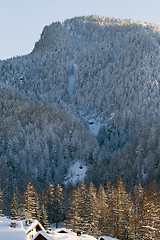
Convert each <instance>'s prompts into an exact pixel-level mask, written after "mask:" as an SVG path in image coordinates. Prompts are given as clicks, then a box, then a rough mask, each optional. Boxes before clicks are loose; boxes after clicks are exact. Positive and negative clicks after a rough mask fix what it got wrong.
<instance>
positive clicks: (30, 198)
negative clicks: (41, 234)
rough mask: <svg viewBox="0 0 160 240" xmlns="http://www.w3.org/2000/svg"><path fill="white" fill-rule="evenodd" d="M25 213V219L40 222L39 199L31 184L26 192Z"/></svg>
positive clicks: (24, 200) (24, 199)
mask: <svg viewBox="0 0 160 240" xmlns="http://www.w3.org/2000/svg"><path fill="white" fill-rule="evenodd" d="M23 212H24V217H25V218H34V219H37V220H40V207H39V197H38V194H37V192H36V190H35V189H34V187H33V185H32V184H31V182H29V183H28V184H27V187H26V190H25V192H24V198H23Z"/></svg>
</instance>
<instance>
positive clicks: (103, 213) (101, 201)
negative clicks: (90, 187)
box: [97, 184, 110, 235]
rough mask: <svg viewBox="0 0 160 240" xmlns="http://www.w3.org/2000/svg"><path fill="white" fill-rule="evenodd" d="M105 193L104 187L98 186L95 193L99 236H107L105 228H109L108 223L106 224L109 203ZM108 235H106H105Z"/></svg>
mask: <svg viewBox="0 0 160 240" xmlns="http://www.w3.org/2000/svg"><path fill="white" fill-rule="evenodd" d="M107 197H109V196H106V193H105V189H104V187H103V186H102V185H101V184H100V186H99V188H98V192H97V199H98V204H97V210H98V213H99V214H98V220H99V221H98V233H99V235H105V234H107V229H106V228H107V227H109V226H110V223H109V224H108V220H109V219H108V218H109V205H108V204H109V201H107ZM107 235H108V234H107Z"/></svg>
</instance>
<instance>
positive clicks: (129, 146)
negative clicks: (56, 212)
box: [0, 16, 160, 189]
mask: <svg viewBox="0 0 160 240" xmlns="http://www.w3.org/2000/svg"><path fill="white" fill-rule="evenodd" d="M159 44H160V29H159V26H156V25H151V24H143V23H135V22H132V21H130V20H118V19H109V18H102V17H98V16H89V17H77V18H73V19H68V20H66V21H65V22H64V23H60V22H56V23H52V24H51V25H49V26H46V27H45V28H44V30H43V32H42V34H41V37H40V40H39V41H38V42H37V43H36V44H35V48H34V49H33V51H32V53H31V54H29V55H27V56H22V57H16V58H13V59H9V60H6V61H0V82H1V85H2V86H3V87H4V86H5V89H6V90H5V94H4V93H3V91H2V88H1V107H2V113H1V126H0V131H1V135H0V136H1V141H0V154H1V156H0V159H1V165H2V166H6V167H5V169H8V168H10V169H11V170H12V171H13V172H14V174H13V179H12V180H14V181H13V185H14V186H15V185H16V183H17V182H19V183H20V182H21V180H20V179H21V178H20V175H21V174H24V173H25V176H26V177H25V178H24V179H27V180H28V179H30V178H33V179H34V181H35V182H36V181H39V182H41V183H40V184H42V182H43V183H44V182H47V181H52V182H54V183H57V182H59V181H60V182H61V183H62V182H63V181H64V176H65V175H66V173H67V169H68V167H69V166H70V165H71V164H72V163H73V162H75V161H77V160H78V161H81V163H82V164H89V167H88V173H87V176H86V179H87V180H88V181H90V180H92V181H94V183H95V184H97V185H98V184H99V183H100V182H101V183H103V182H104V181H105V180H106V178H107V177H109V178H110V179H111V180H112V181H113V182H114V181H115V180H116V178H117V176H119V175H120V176H122V177H123V179H124V180H125V182H126V184H127V187H128V189H130V188H132V187H134V186H135V185H137V183H138V181H142V183H143V184H144V185H146V184H148V183H149V182H150V180H156V181H157V182H158V184H159V187H160V182H159V170H160V161H159V152H160V151H159V149H160V144H159V143H160V137H159V136H160V135H159V132H160V131H159V129H160V126H159V118H160V111H159V99H160V88H159V83H160V48H159ZM11 93H12V94H11ZM12 95H14V97H13V96H12ZM4 109H6V113H5V111H4ZM93 127H95V129H96V131H93ZM91 132H93V133H94V134H95V135H94V134H92V133H91ZM17 163H18V164H19V163H20V165H18V164H17ZM17 166H19V167H17ZM1 169H2V168H1ZM152 173H154V174H152ZM1 176H2V175H1ZM10 177H11V176H10ZM4 179H5V178H4V177H1V182H2V183H3V181H4ZM6 179H7V177H6ZM27 180H24V184H25V183H26V181H27ZM10 182H11V181H10ZM2 183H1V184H2ZM2 186H5V183H4V184H2Z"/></svg>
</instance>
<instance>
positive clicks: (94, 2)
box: [0, 0, 160, 60]
mask: <svg viewBox="0 0 160 240" xmlns="http://www.w3.org/2000/svg"><path fill="white" fill-rule="evenodd" d="M87 15H100V16H103V17H114V18H121V19H132V20H134V21H141V22H147V23H155V24H158V25H160V0H0V59H1V60H3V59H7V58H10V57H15V56H19V55H24V54H28V53H30V52H31V51H32V50H33V48H34V45H35V42H37V41H38V40H39V39H40V34H41V32H42V30H43V28H44V26H46V25H49V24H51V23H52V22H56V21H60V22H63V21H64V20H65V19H68V18H73V17H75V16H87Z"/></svg>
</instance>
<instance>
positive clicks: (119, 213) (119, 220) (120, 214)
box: [112, 177, 128, 238]
mask: <svg viewBox="0 0 160 240" xmlns="http://www.w3.org/2000/svg"><path fill="white" fill-rule="evenodd" d="M112 197H113V198H114V202H113V215H114V237H117V238H123V237H125V236H126V229H125V225H126V211H127V204H126V202H127V199H128V194H127V192H126V190H125V187H124V185H123V182H122V179H121V177H119V178H118V179H117V187H115V188H113V191H112Z"/></svg>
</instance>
